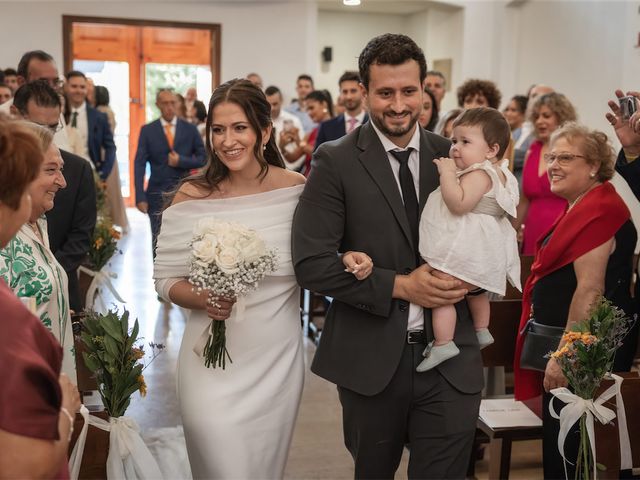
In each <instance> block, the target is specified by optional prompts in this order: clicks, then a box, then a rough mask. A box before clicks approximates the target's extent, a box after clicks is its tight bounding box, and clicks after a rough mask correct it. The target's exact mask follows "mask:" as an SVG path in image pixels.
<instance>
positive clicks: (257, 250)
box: [240, 235, 266, 263]
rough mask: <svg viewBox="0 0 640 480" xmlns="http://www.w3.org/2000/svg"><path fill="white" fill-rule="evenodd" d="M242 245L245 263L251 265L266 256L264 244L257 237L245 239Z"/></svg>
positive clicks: (241, 249)
mask: <svg viewBox="0 0 640 480" xmlns="http://www.w3.org/2000/svg"><path fill="white" fill-rule="evenodd" d="M243 240H244V241H242V242H241V243H240V252H241V253H242V258H243V259H244V261H245V262H248V263H251V262H255V261H256V260H258V259H259V258H260V257H261V256H262V255H264V254H265V251H266V248H265V245H264V242H263V241H262V239H261V238H260V237H258V236H257V235H253V236H252V237H249V238H245V239H243Z"/></svg>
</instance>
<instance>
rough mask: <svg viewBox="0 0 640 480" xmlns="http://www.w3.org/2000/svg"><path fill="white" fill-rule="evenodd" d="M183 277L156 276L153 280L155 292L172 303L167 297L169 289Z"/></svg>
mask: <svg viewBox="0 0 640 480" xmlns="http://www.w3.org/2000/svg"><path fill="white" fill-rule="evenodd" d="M181 280H184V278H158V279H156V280H155V286H156V292H158V295H160V298H162V299H163V300H164V301H165V302H169V303H173V302H172V300H171V298H169V290H171V287H173V286H174V285H175V284H176V283H178V282H180V281H181Z"/></svg>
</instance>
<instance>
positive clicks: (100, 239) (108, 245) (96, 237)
mask: <svg viewBox="0 0 640 480" xmlns="http://www.w3.org/2000/svg"><path fill="white" fill-rule="evenodd" d="M118 240H120V232H119V231H118V230H116V229H115V228H114V226H113V223H111V220H110V219H109V217H102V218H100V217H98V221H97V222H96V227H95V229H94V230H93V237H92V238H91V247H90V248H89V253H88V259H89V260H88V261H89V268H91V269H92V270H95V271H100V270H101V269H102V267H104V266H105V265H106V264H107V263H108V262H109V260H110V259H111V257H113V255H114V254H115V253H116V251H117V250H118Z"/></svg>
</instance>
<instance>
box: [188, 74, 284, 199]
mask: <svg viewBox="0 0 640 480" xmlns="http://www.w3.org/2000/svg"><path fill="white" fill-rule="evenodd" d="M225 102H229V103H235V104H236V105H238V106H239V107H240V108H241V109H242V111H243V112H244V114H245V115H246V116H247V120H249V124H250V125H251V128H252V129H253V131H254V133H255V134H256V143H255V145H254V147H253V154H254V155H255V157H256V159H257V160H258V163H259V164H260V173H259V175H258V176H259V177H261V178H264V176H265V175H266V174H267V170H268V169H269V165H274V166H276V167H281V168H284V161H283V160H282V156H281V155H280V152H279V151H278V147H277V146H276V141H275V138H274V137H275V130H272V132H271V135H270V137H269V141H268V142H267V143H266V145H265V148H264V149H263V143H264V142H263V138H262V130H264V129H266V128H268V127H269V126H270V125H272V122H271V105H270V104H269V102H267V98H266V97H265V96H264V93H263V92H262V90H260V89H259V88H258V87H256V86H255V85H254V84H253V83H251V82H250V81H249V80H245V79H234V80H230V81H228V82H226V83H223V84H222V85H220V86H219V87H218V88H216V89H215V90H214V91H213V94H212V95H211V100H209V113H208V114H207V124H206V130H205V131H206V137H207V141H206V146H207V156H208V162H207V165H206V166H205V167H204V168H203V169H202V171H201V172H200V173H198V174H196V175H194V176H191V177H189V178H186V179H185V182H189V183H192V184H193V185H195V186H197V187H200V188H202V189H204V190H207V191H211V190H214V189H215V188H217V186H218V184H219V183H220V182H221V181H222V180H224V179H225V178H227V177H228V176H229V169H228V168H227V167H226V166H225V164H224V163H222V161H221V160H220V158H218V155H217V154H216V152H215V150H214V149H213V146H212V144H211V125H212V124H213V110H214V109H215V107H217V106H218V105H219V104H221V103H225Z"/></svg>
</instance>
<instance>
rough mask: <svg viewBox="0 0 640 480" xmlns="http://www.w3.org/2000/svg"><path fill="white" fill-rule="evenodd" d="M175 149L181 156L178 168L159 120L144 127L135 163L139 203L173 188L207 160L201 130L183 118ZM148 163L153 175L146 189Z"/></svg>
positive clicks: (178, 122) (174, 145) (174, 144)
mask: <svg viewBox="0 0 640 480" xmlns="http://www.w3.org/2000/svg"><path fill="white" fill-rule="evenodd" d="M173 149H174V150H175V152H176V153H178V155H180V160H179V163H178V166H177V167H170V166H169V163H168V157H169V152H170V148H169V142H168V141H167V137H166V136H165V134H164V129H163V128H162V124H161V123H160V119H158V120H154V121H153V122H151V123H148V124H147V125H145V126H143V127H142V129H141V130H140V138H139V139H138V150H137V151H136V158H135V162H134V176H135V187H136V203H140V202H148V199H147V194H148V193H164V192H168V191H170V190H171V189H173V188H175V186H176V185H177V184H178V182H179V181H180V180H181V179H182V178H183V177H184V176H185V175H187V174H188V173H189V170H191V169H193V168H200V167H202V166H203V165H204V164H205V163H206V154H205V150H204V144H203V143H202V138H201V137H200V133H199V132H198V129H197V128H196V127H195V125H192V124H190V123H188V122H185V121H184V120H181V119H178V121H177V123H176V133H175V135H174V140H173ZM147 162H148V163H149V164H150V165H151V176H150V177H149V183H148V185H147V190H146V191H145V190H144V174H145V170H146V168H147Z"/></svg>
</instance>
